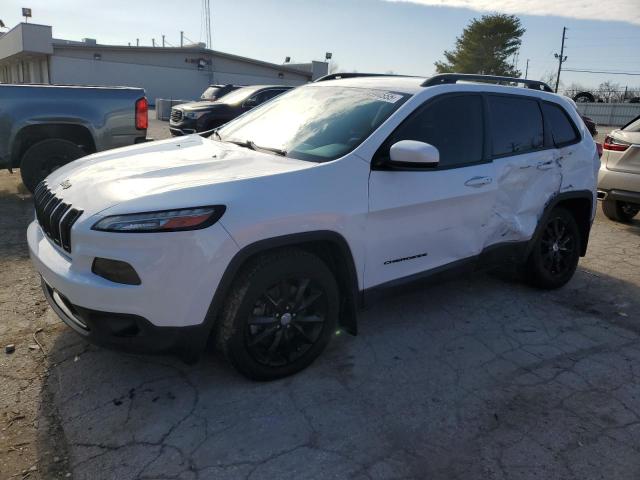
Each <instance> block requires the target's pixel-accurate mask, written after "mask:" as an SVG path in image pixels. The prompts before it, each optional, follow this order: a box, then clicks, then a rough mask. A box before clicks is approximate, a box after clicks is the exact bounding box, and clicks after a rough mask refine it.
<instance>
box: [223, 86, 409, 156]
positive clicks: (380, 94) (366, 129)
mask: <svg viewBox="0 0 640 480" xmlns="http://www.w3.org/2000/svg"><path fill="white" fill-rule="evenodd" d="M407 98H408V95H405V94H400V93H395V92H387V91H382V90H372V89H363V88H350V87H324V86H323V87H320V86H307V87H300V88H296V89H295V90H292V91H291V92H288V93H285V94H283V95H281V96H279V97H277V98H276V99H274V100H273V101H270V102H268V103H266V104H264V105H262V106H261V107H258V108H256V109H255V110H252V111H251V112H249V113H247V114H246V115H243V116H242V117H240V118H238V119H237V120H235V121H233V122H231V123H229V124H227V125H226V126H224V127H223V128H221V129H220V130H219V132H218V133H219V135H220V137H219V138H221V139H222V140H223V141H233V142H236V143H239V144H245V145H247V144H248V145H253V146H255V147H258V148H262V149H266V150H272V151H274V152H280V153H281V154H283V155H286V156H288V157H292V158H298V159H301V160H311V161H316V162H324V161H328V160H334V159H336V158H339V157H341V156H343V155H345V154H347V153H348V152H350V151H351V150H353V149H354V148H355V147H357V146H358V145H359V144H360V143H362V142H363V141H364V140H365V139H366V138H367V137H368V136H369V135H370V134H371V133H372V132H373V131H374V130H375V129H376V128H378V127H379V126H380V124H382V122H384V121H385V120H386V119H387V118H388V117H389V115H391V114H392V113H393V112H394V111H396V110H397V109H398V108H399V107H400V105H401V104H402V103H404V101H405V100H406V99H407Z"/></svg>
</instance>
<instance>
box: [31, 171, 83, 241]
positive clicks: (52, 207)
mask: <svg viewBox="0 0 640 480" xmlns="http://www.w3.org/2000/svg"><path fill="white" fill-rule="evenodd" d="M33 203H34V204H35V207H36V218H37V219H38V223H39V224H40V227H41V228H42V230H43V231H44V233H46V235H47V237H49V238H50V239H51V240H52V241H53V242H54V243H55V244H56V245H59V246H60V247H62V248H64V249H65V250H66V251H67V252H69V253H71V227H72V226H73V224H74V223H75V222H76V220H78V218H80V215H82V210H78V209H76V208H73V207H72V206H71V205H69V204H68V203H65V202H63V201H62V200H61V199H60V198H58V197H56V196H55V195H54V193H53V192H52V191H51V190H50V189H49V187H47V184H46V183H45V182H40V183H39V184H38V186H37V187H36V189H35V191H34V192H33Z"/></svg>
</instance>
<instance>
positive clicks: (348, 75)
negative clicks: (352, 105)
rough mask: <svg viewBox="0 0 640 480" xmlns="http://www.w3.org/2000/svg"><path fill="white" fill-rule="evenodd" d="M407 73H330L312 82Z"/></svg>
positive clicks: (392, 75) (393, 75) (394, 75)
mask: <svg viewBox="0 0 640 480" xmlns="http://www.w3.org/2000/svg"><path fill="white" fill-rule="evenodd" d="M408 76H409V75H396V74H393V73H355V72H353V73H352V72H350V73H330V74H329V75H325V76H324V77H320V78H317V79H316V80H314V81H313V83H317V82H324V81H326V80H340V79H344V78H358V77H408Z"/></svg>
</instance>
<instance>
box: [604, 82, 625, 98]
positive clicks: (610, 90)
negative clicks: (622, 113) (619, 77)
mask: <svg viewBox="0 0 640 480" xmlns="http://www.w3.org/2000/svg"><path fill="white" fill-rule="evenodd" d="M598 93H600V96H601V97H602V98H604V99H605V100H606V101H607V102H619V101H620V100H622V97H623V94H624V89H623V88H620V84H619V83H613V82H612V81H611V80H607V81H606V82H602V83H601V84H600V85H598Z"/></svg>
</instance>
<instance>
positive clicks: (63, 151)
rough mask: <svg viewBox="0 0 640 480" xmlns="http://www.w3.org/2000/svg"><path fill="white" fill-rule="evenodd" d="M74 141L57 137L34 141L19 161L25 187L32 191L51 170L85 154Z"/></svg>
mask: <svg viewBox="0 0 640 480" xmlns="http://www.w3.org/2000/svg"><path fill="white" fill-rule="evenodd" d="M85 155H86V153H85V151H84V150H82V149H81V148H80V147H79V146H77V145H76V144H75V143H73V142H70V141H68V140H62V139H59V138H50V139H47V140H42V141H40V142H38V143H35V144H34V145H32V146H31V147H29V149H28V150H27V151H26V153H25V154H24V155H23V156H22V160H21V161H20V176H21V177H22V182H23V183H24V185H25V187H27V189H28V190H29V191H30V192H31V193H33V191H34V190H35V189H36V186H37V185H38V183H40V182H41V181H42V180H44V179H45V178H46V177H47V176H48V175H49V174H50V173H51V172H53V171H54V170H56V169H57V168H60V167H62V166H63V165H66V164H67V163H69V162H71V161H73V160H75V159H77V158H80V157H83V156H85Z"/></svg>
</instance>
